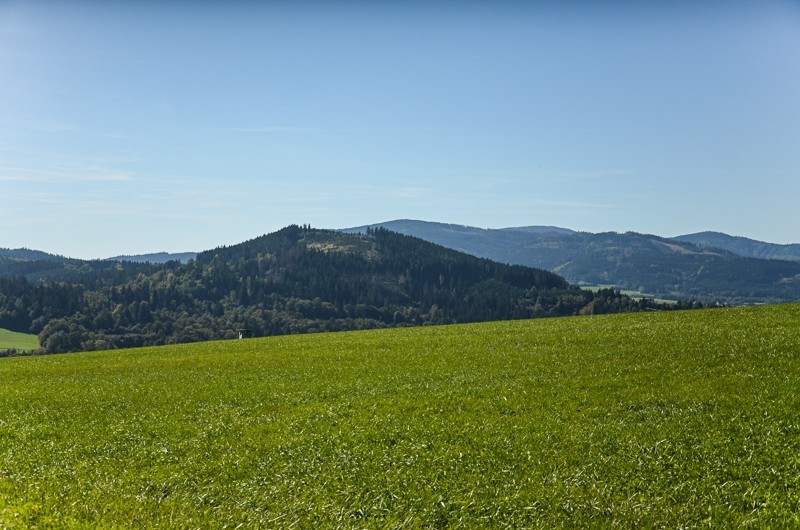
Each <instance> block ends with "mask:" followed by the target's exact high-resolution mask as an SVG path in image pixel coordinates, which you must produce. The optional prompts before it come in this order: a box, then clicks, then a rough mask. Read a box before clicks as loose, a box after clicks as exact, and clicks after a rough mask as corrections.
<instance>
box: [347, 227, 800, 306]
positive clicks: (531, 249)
mask: <svg viewBox="0 0 800 530" xmlns="http://www.w3.org/2000/svg"><path fill="white" fill-rule="evenodd" d="M375 227H385V228H388V229H390V230H397V231H399V232H401V233H404V234H408V235H414V236H417V237H422V238H424V239H426V240H428V241H431V242H434V243H437V244H440V245H444V246H447V247H449V248H454V249H458V250H460V251H462V252H467V253H469V254H472V255H474V256H480V257H484V258H488V259H492V260H495V261H499V262H502V263H512V264H520V265H526V266H530V267H538V268H542V269H545V270H549V271H552V272H556V273H558V274H559V275H561V276H563V277H564V278H566V279H567V280H568V281H570V282H573V283H576V284H590V285H614V286H615V287H616V288H618V289H629V290H634V291H639V292H642V293H649V294H652V295H655V296H658V297H660V298H672V299H679V300H680V299H698V300H701V301H704V302H724V303H732V304H742V303H770V302H790V301H797V300H800V263H798V262H791V261H786V260H774V259H771V260H767V259H757V258H748V257H743V256H739V255H737V254H736V253H734V252H732V251H729V250H725V249H720V248H710V247H708V246H701V245H696V244H694V243H691V242H686V241H681V240H678V239H670V238H664V237H659V236H655V235H647V234H638V233H635V232H627V233H624V234H619V233H616V232H606V233H599V234H592V233H588V232H572V231H569V230H566V229H559V228H555V227H522V228H519V229H514V228H507V229H481V228H474V227H465V226H459V225H447V224H442V223H428V222H424V221H410V220H399V221H389V222H386V223H378V224H376V225H370V228H375ZM366 228H367V227H357V228H351V229H345V231H346V232H353V233H358V232H363V231H364V230H366Z"/></svg>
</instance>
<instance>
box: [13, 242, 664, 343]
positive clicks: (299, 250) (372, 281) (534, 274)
mask: <svg viewBox="0 0 800 530" xmlns="http://www.w3.org/2000/svg"><path fill="white" fill-rule="evenodd" d="M29 265H30V266H31V267H34V265H36V263H32V264H29ZM29 277H31V278H33V279H26V278H25V277H13V278H6V279H3V278H0V327H4V328H7V329H10V330H13V331H21V332H27V333H35V334H38V336H39V339H40V341H41V344H42V346H43V347H44V348H45V349H46V350H47V351H50V352H64V351H76V350H86V349H106V348H111V347H131V346H142V345H157V344H166V343H175V342H193V341H199V340H210V339H221V338H231V337H234V336H236V333H237V332H236V330H237V329H246V330H249V332H251V333H253V334H254V335H256V336H262V335H278V334H286V333H304V332H313V331H341V330H352V329H363V328H374V327H387V326H411V325H425V324H447V323H456V322H475V321H486V320H505V319H519V318H532V317H545V316H563V315H574V314H577V313H579V312H589V313H604V312H617V311H630V310H640V309H643V308H646V307H653V306H654V305H655V304H653V303H652V302H649V301H641V302H636V301H634V300H631V299H630V298H627V297H624V296H621V295H620V294H619V293H614V292H611V291H608V290H606V291H601V292H598V293H591V292H589V291H584V290H580V289H578V288H577V287H574V286H571V285H569V284H568V283H567V282H566V281H565V280H564V279H563V278H561V277H560V276H557V275H555V274H553V273H551V272H548V271H544V270H541V269H534V268H530V267H523V266H519V265H507V264H500V263H496V262H492V261H489V260H486V259H480V258H476V257H474V256H470V255H467V254H464V253H460V252H456V251H454V250H451V249H447V248H444V247H442V246H438V245H434V244H432V243H429V242H426V241H423V240H422V239H418V238H413V237H409V236H403V235H401V234H397V233H394V232H389V231H387V230H376V231H374V232H373V231H370V233H369V234H366V235H353V234H343V233H340V232H336V231H331V230H315V229H311V228H301V227H299V226H290V227H287V228H284V229H283V230H280V231H278V232H275V233H272V234H267V235H264V236H261V237H258V238H256V239H253V240H251V241H247V242H244V243H241V244H238V245H233V246H230V247H222V248H218V249H215V250H210V251H206V252H201V253H200V254H198V255H197V258H196V259H195V260H192V261H190V262H188V263H186V264H180V263H178V262H176V261H171V262H168V263H166V264H163V265H158V264H137V263H127V262H126V263H122V262H120V263H116V262H108V261H100V262H82V263H76V262H69V263H65V264H64V265H63V267H62V268H48V269H47V270H44V271H38V272H34V273H31V274H30V275H29Z"/></svg>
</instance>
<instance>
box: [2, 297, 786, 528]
mask: <svg viewBox="0 0 800 530" xmlns="http://www.w3.org/2000/svg"><path fill="white" fill-rule="evenodd" d="M798 324H800V306H798V305H786V306H772V307H760V308H737V309H724V310H723V309H720V310H709V311H694V312H665V313H647V314H630V315H614V316H603V317H580V318H563V319H547V320H534V321H518V322H501V323H488V324H473V325H461V326H447V327H428V328H413V329H393V330H379V331H366V332H357V333H336V334H319V335H304V336H289V337H275V338H269V339H253V340H245V341H229V342H216V343H205V344H194V345H183V346H172V347H163V348H148V349H139V350H127V351H116V352H93V353H81V354H69V355H59V356H47V357H35V358H9V359H2V360H0V506H2V508H0V527H2V526H11V525H18V526H19V527H28V526H38V527H48V526H52V527H65V526H66V527H69V526H79V527H81V526H87V527H95V526H101V527H111V526H120V527H128V526H134V527H169V526H174V527H214V528H224V527H226V526H227V527H230V528H235V527H237V526H242V527H249V528H270V527H299V528H313V527H358V528H363V527H380V528H385V527H445V526H449V527H464V528H474V527H476V526H478V527H515V528H519V527H540V528H550V527H553V526H577V527H585V526H623V527H637V528H646V527H657V526H668V527H680V526H688V527H692V526H713V527H735V526H740V525H745V526H746V525H753V526H756V527H764V526H772V527H785V526H797V525H799V524H800V517H798V515H797V514H798V513H800V391H798V384H797V381H798V376H800V334H799V333H798V331H797V330H798Z"/></svg>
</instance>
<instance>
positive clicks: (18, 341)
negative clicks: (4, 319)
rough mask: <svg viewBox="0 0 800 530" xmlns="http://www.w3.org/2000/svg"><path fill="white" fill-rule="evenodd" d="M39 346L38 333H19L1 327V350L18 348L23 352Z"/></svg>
mask: <svg viewBox="0 0 800 530" xmlns="http://www.w3.org/2000/svg"><path fill="white" fill-rule="evenodd" d="M37 348H39V338H38V337H37V336H36V335H28V334H27V333H17V332H14V331H8V330H7V329H1V328H0V350H12V349H13V350H17V351H21V352H25V351H31V350H35V349H37Z"/></svg>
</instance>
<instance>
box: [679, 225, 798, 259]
mask: <svg viewBox="0 0 800 530" xmlns="http://www.w3.org/2000/svg"><path fill="white" fill-rule="evenodd" d="M672 239H676V240H678V241H685V242H688V243H692V244H694V245H697V246H699V247H703V248H719V249H723V250H727V251H728V252H732V253H734V254H736V255H737V256H742V257H746V258H759V259H782V260H789V261H800V245H799V244H791V245H778V244H775V243H765V242H763V241H756V240H754V239H748V238H746V237H737V236H729V235H728V234H722V233H720V232H699V233H697V234H688V235H684V236H677V237H674V238H672Z"/></svg>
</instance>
